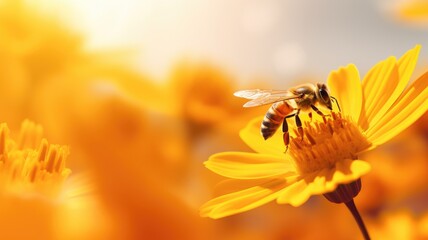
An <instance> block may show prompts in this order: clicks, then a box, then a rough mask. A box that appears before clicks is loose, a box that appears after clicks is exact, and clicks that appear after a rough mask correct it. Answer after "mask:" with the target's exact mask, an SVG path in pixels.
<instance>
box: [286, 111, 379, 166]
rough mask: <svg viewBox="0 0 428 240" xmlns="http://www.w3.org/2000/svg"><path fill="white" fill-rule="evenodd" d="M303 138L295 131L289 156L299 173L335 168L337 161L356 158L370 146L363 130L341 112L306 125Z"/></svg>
mask: <svg viewBox="0 0 428 240" xmlns="http://www.w3.org/2000/svg"><path fill="white" fill-rule="evenodd" d="M303 133H304V134H303V137H301V136H300V135H299V134H298V132H297V131H296V137H292V138H291V143H290V148H289V151H290V154H291V156H292V157H293V159H294V162H295V165H296V168H297V169H298V170H299V172H300V173H302V174H303V173H312V172H316V171H319V170H322V169H326V168H333V167H334V166H335V165H336V163H337V162H338V161H343V160H346V159H357V155H358V153H360V152H361V151H363V150H365V149H367V148H368V147H370V145H371V143H370V142H369V141H368V140H367V138H366V137H365V135H364V134H363V133H362V131H361V130H360V128H359V127H358V126H357V125H356V124H355V123H354V122H353V121H352V120H350V119H349V118H343V117H342V115H341V114H340V113H333V112H332V113H331V116H328V117H324V118H323V121H314V122H305V123H304V127H303Z"/></svg>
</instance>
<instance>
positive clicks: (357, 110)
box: [201, 46, 428, 218]
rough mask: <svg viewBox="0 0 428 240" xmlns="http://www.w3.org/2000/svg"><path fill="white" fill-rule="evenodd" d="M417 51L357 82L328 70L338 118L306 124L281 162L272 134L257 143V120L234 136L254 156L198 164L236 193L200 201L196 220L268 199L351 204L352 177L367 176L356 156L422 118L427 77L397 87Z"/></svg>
mask: <svg viewBox="0 0 428 240" xmlns="http://www.w3.org/2000/svg"><path fill="white" fill-rule="evenodd" d="M419 49H420V47H419V46H416V47H415V48H414V49H412V50H410V51H408V52H407V53H406V54H405V55H404V56H403V57H402V58H400V59H399V60H398V61H397V60H396V59H395V57H390V58H388V59H386V60H385V61H382V62H380V63H378V64H377V65H375V66H374V67H373V68H372V69H371V70H370V71H369V73H368V74H367V75H366V77H365V78H364V80H363V83H362V84H361V82H360V78H359V74H358V70H357V69H356V67H355V66H354V65H348V66H347V67H345V68H341V69H339V70H338V71H335V72H332V73H331V74H330V76H329V80H328V83H329V87H330V89H331V92H332V96H335V97H337V99H338V102H339V103H340V106H341V107H342V112H341V113H340V114H338V113H333V112H332V117H330V118H326V119H325V120H324V121H319V120H317V121H312V122H307V123H306V125H305V127H304V131H305V134H304V136H306V137H305V139H304V140H301V139H300V137H297V138H293V139H292V140H291V144H290V149H289V152H290V154H291V156H290V155H286V156H284V153H283V150H284V145H283V140H282V137H281V136H279V135H275V136H274V137H273V139H272V141H266V142H263V141H262V142H261V141H260V136H259V123H260V120H261V119H255V120H253V121H252V122H250V124H249V125H248V126H247V127H246V128H245V129H244V130H242V131H241V137H242V139H243V140H244V141H245V142H246V143H247V144H248V145H249V146H250V147H251V148H253V149H254V150H255V151H256V152H258V153H243V152H224V153H218V154H215V155H213V156H211V157H210V158H209V160H208V161H207V162H206V163H205V166H206V167H207V168H209V169H210V170H212V171H214V172H215V173H217V174H220V175H222V176H225V177H229V178H233V179H236V180H234V181H231V184H233V185H234V186H235V187H236V188H240V189H241V190H239V191H236V192H232V193H229V194H226V195H223V196H220V197H217V198H215V199H213V200H211V201H209V202H207V203H206V204H204V205H203V206H202V208H201V215H202V216H206V217H211V218H221V217H225V216H228V215H232V214H236V213H240V212H244V211H248V210H251V209H253V208H256V207H258V206H261V205H263V204H266V203H268V202H270V201H273V200H277V202H278V203H289V204H291V205H293V206H300V205H301V204H303V203H304V202H306V201H307V199H308V198H309V197H310V196H311V195H317V194H327V193H328V195H327V196H326V197H327V198H328V199H329V200H331V201H335V200H336V201H337V202H345V203H346V201H351V200H352V198H353V197H355V196H356V195H357V194H358V192H359V190H360V187H361V186H360V185H359V178H360V177H361V176H362V175H364V174H366V173H367V172H368V171H369V170H370V165H369V164H368V163H367V162H365V161H363V160H359V159H358V157H357V155H358V154H359V153H361V152H363V151H367V150H369V149H373V148H374V147H376V146H379V145H381V144H383V143H384V142H386V141H388V140H389V139H391V138H392V137H394V136H395V135H397V134H398V133H400V132H401V131H403V130H404V129H405V128H407V127H408V126H409V125H411V124H412V123H413V122H414V121H416V120H417V119H418V118H419V117H420V116H421V115H422V114H424V113H425V112H426V109H427V106H428V103H427V96H428V89H427V81H428V74H424V75H423V76H422V77H420V78H419V79H417V80H416V81H414V82H413V83H412V84H411V85H410V86H409V87H408V88H407V89H405V87H406V85H407V83H408V81H409V80H410V75H411V73H412V72H413V69H414V67H415V65H416V61H417V57H418V53H419ZM342 116H343V117H342ZM284 157H285V158H284ZM344 184H348V185H344ZM349 184H353V185H349ZM336 188H340V191H346V192H347V193H348V195H346V194H341V193H339V192H337V191H338V190H337V189H336ZM242 189H243V190H242ZM332 191H334V192H332ZM341 198H350V199H347V200H346V199H341Z"/></svg>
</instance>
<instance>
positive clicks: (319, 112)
mask: <svg viewBox="0 0 428 240" xmlns="http://www.w3.org/2000/svg"><path fill="white" fill-rule="evenodd" d="M311 108H312V109H313V110H314V111H315V112H316V113H318V115H320V116H322V117H326V116H330V114H327V115H326V114H324V113H322V112H321V111H320V110H319V109H318V108H317V107H315V106H314V105H311Z"/></svg>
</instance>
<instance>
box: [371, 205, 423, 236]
mask: <svg viewBox="0 0 428 240" xmlns="http://www.w3.org/2000/svg"><path fill="white" fill-rule="evenodd" d="M367 224H368V225H369V226H370V228H371V229H373V230H372V235H373V239H390V240H401V239H428V213H426V212H424V213H422V214H421V213H419V214H414V213H412V212H411V211H409V210H405V209H403V210H398V211H397V210H395V211H393V212H382V213H381V214H380V216H379V217H377V218H376V219H373V220H371V221H367Z"/></svg>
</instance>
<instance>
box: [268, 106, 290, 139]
mask: <svg viewBox="0 0 428 240" xmlns="http://www.w3.org/2000/svg"><path fill="white" fill-rule="evenodd" d="M292 111H293V108H291V107H290V106H289V105H288V104H287V103H286V102H277V103H275V104H273V105H272V106H271V107H270V108H269V110H268V111H267V113H266V115H265V117H264V118H263V121H262V124H261V128H260V131H261V134H262V136H263V138H264V139H265V140H266V139H268V138H270V137H272V136H273V134H274V133H275V132H276V130H277V129H278V127H279V126H281V124H282V121H283V120H284V118H285V116H287V115H288V114H289V113H290V112H292Z"/></svg>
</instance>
